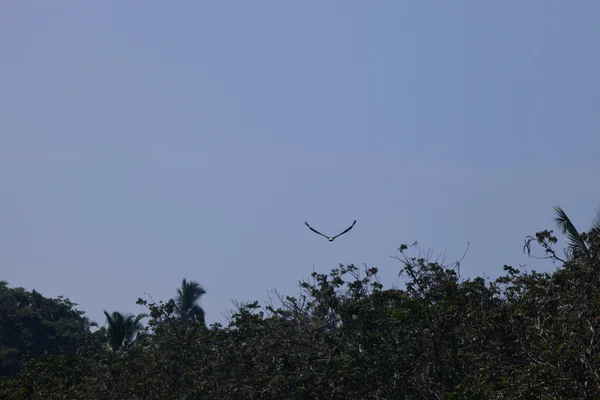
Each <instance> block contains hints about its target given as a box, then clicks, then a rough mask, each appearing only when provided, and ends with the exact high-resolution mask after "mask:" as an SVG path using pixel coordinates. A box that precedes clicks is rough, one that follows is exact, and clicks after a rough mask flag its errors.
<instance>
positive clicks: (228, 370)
mask: <svg viewBox="0 0 600 400" xmlns="http://www.w3.org/2000/svg"><path fill="white" fill-rule="evenodd" d="M556 212H557V222H558V224H559V227H560V229H561V232H562V233H563V234H565V235H566V237H567V240H568V248H567V249H565V250H564V251H562V252H559V251H557V250H556V248H555V247H556V243H557V238H556V236H554V234H553V232H552V231H550V230H545V231H541V232H538V233H537V234H536V235H535V236H531V237H528V238H526V241H525V246H524V250H525V251H526V252H528V253H529V254H530V255H531V256H532V257H537V258H545V259H549V260H552V262H555V263H556V264H557V265H558V268H557V270H556V271H555V272H553V273H538V272H536V271H531V272H528V271H526V270H525V269H524V268H521V267H519V268H514V267H511V266H504V274H503V275H502V276H500V277H499V278H496V279H494V280H486V279H484V278H482V277H476V278H474V279H462V278H461V277H460V274H459V268H458V267H459V266H460V264H459V263H455V264H452V265H444V263H443V262H439V261H433V260H431V259H430V257H429V256H428V255H427V254H421V253H419V255H417V256H411V255H409V253H410V252H411V251H412V250H413V249H412V248H409V247H408V246H406V245H402V246H401V247H400V249H399V252H400V253H399V255H398V256H397V257H396V258H397V259H398V260H399V262H400V264H399V265H400V274H401V275H402V276H403V277H405V282H406V287H405V288H404V289H402V290H400V289H384V287H383V285H382V284H381V283H380V282H379V279H378V276H377V269H376V268H368V267H365V268H364V270H363V269H359V268H358V267H356V266H354V265H340V266H339V267H338V268H335V269H333V270H332V271H331V272H330V273H328V274H319V273H313V274H312V280H310V281H308V282H302V283H301V293H300V294H299V295H298V296H296V297H291V296H282V295H280V294H279V293H277V292H275V295H276V298H275V299H274V301H273V302H271V304H269V305H266V306H260V305H259V304H258V303H257V302H252V303H242V304H238V305H237V307H236V309H235V310H233V311H232V312H231V315H230V318H229V321H228V324H227V325H226V326H224V325H221V324H219V323H215V324H212V325H210V326H206V324H205V322H204V311H203V310H202V308H201V307H200V306H199V305H198V300H199V299H200V297H201V296H202V295H204V294H205V291H204V289H203V288H202V287H201V286H200V285H199V284H198V283H197V282H193V281H191V282H188V281H186V280H185V279H184V280H183V282H182V285H181V287H180V288H179V290H178V292H177V296H176V297H175V298H174V299H172V300H169V301H167V302H154V301H153V300H152V299H151V298H150V301H148V300H143V299H141V298H140V299H139V300H138V304H142V305H144V306H146V307H147V308H148V314H147V315H146V314H140V315H138V316H133V315H123V314H120V313H118V312H113V313H112V314H111V313H108V312H105V314H106V319H107V322H106V327H103V328H100V329H98V330H96V331H95V332H94V333H92V332H91V330H90V327H91V326H93V325H94V323H93V322H90V321H89V320H88V319H87V318H86V317H85V316H84V315H83V313H82V312H81V311H79V310H77V309H75V304H73V303H71V302H69V301H68V300H66V299H62V298H59V299H47V298H44V297H43V296H41V295H40V294H39V293H37V292H35V291H33V292H31V293H29V292H27V291H25V290H23V289H22V288H9V287H8V285H7V284H6V282H4V283H2V284H0V374H1V375H2V378H0V398H2V399H45V400H46V399H48V400H50V399H85V400H93V399H149V400H153V399H156V400H158V399H165V400H166V399H533V398H540V399H585V398H596V397H598V396H600V376H599V365H600V350H599V348H598V344H599V343H600V269H599V267H600V218H599V219H597V220H596V221H594V223H593V225H592V227H591V228H590V229H589V230H588V232H582V233H579V232H578V231H577V229H576V228H575V227H574V225H573V224H572V223H571V221H570V220H569V218H568V217H567V215H566V214H565V213H564V211H563V210H562V209H560V208H558V207H557V208H556ZM599 216H600V215H599ZM536 251H537V252H538V253H536ZM275 303H276V304H275ZM146 317H147V318H148V326H147V327H145V328H144V327H143V326H142V325H141V321H142V320H143V319H144V318H146Z"/></svg>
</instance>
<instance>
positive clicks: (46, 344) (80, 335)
mask: <svg viewBox="0 0 600 400" xmlns="http://www.w3.org/2000/svg"><path fill="white" fill-rule="evenodd" d="M75 306H76V304H74V303H72V302H70V301H69V300H68V299H64V298H62V297H59V298H57V299H49V298H45V297H43V296H42V295H41V294H40V293H38V292H36V291H35V290H33V291H32V292H28V291H26V290H25V289H23V288H9V287H8V283H7V282H6V281H0V376H10V375H13V374H15V373H16V372H18V371H19V370H20V369H21V367H22V364H23V357H24V356H30V357H39V356H41V355H43V354H60V353H61V351H62V352H66V353H69V354H75V352H76V351H77V349H78V348H80V347H81V346H83V345H84V344H86V343H89V342H90V341H91V340H92V336H91V333H90V330H89V328H90V327H91V326H93V325H95V323H93V322H90V321H89V320H88V319H87V318H86V317H84V316H83V314H84V313H83V312H82V311H79V310H77V309H75Z"/></svg>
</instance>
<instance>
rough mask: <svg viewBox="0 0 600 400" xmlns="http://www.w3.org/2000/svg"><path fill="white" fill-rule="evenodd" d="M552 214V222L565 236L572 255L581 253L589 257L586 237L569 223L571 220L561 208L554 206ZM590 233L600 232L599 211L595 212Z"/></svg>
mask: <svg viewBox="0 0 600 400" xmlns="http://www.w3.org/2000/svg"><path fill="white" fill-rule="evenodd" d="M554 212H555V213H556V217H555V218H554V220H555V221H556V224H557V225H558V228H559V229H560V231H561V233H562V234H563V235H566V236H567V239H568V241H569V246H570V247H571V248H572V249H573V252H574V254H575V255H577V254H579V253H583V254H585V255H586V256H587V257H591V254H590V249H589V247H588V244H587V243H586V236H587V235H586V234H583V233H579V231H578V230H577V228H575V225H574V224H573V223H572V222H571V219H570V218H569V217H568V216H567V213H566V212H565V211H564V210H563V209H562V208H561V207H559V206H555V207H554ZM591 231H600V209H599V210H598V211H597V212H596V217H595V218H594V220H593V222H592V227H591Z"/></svg>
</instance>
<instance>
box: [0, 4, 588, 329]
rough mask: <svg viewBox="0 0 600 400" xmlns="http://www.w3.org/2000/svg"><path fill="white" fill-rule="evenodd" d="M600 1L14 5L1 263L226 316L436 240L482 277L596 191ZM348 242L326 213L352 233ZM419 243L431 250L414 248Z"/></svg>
mask: <svg viewBox="0 0 600 400" xmlns="http://www.w3.org/2000/svg"><path fill="white" fill-rule="evenodd" d="M599 19H600V2H598V1H595V0H579V1H577V2H562V1H556V0H555V1H548V0H530V1H526V2H523V1H515V0H513V1H505V2H478V1H472V0H471V1H456V2H443V1H418V2H417V1H415V2H408V1H406V2H405V1H391V0H390V1H385V0H380V1H376V2H366V1H356V0H344V1H329V2H325V1H303V2H282V1H274V0H270V1H267V0H264V1H253V2H242V1H232V2H200V1H193V0H179V1H175V2H169V3H168V5H167V3H165V2H161V1H156V0H144V1H141V0H137V1H129V2H123V1H116V0H113V1H109V0H107V1H102V2H91V1H90V2H80V1H74V0H63V1H56V2H22V1H21V2H9V1H6V2H1V3H0V54H2V62H0V199H1V201H0V204H1V206H0V279H3V280H6V281H8V282H9V285H10V286H11V287H19V286H20V287H24V288H26V289H28V290H32V289H35V290H37V291H39V292H41V293H42V294H43V295H45V296H49V297H57V296H60V295H63V296H65V297H67V298H69V299H70V300H72V301H74V302H76V303H78V304H79V306H78V307H79V308H80V309H82V310H84V311H86V315H88V316H89V317H90V318H92V319H93V320H95V321H97V322H100V323H103V322H104V315H103V310H107V311H109V312H112V311H115V310H117V311H121V312H125V313H130V312H131V313H138V312H143V311H145V309H144V308H143V307H141V306H137V305H136V304H135V301H136V300H137V298H138V297H142V298H146V299H147V298H148V297H147V295H145V293H149V294H150V295H151V296H152V297H153V298H154V299H155V300H157V301H158V300H168V299H170V298H172V297H173V296H175V294H176V289H177V288H178V287H179V285H180V284H181V280H182V278H184V277H185V278H187V279H188V280H195V281H197V282H199V283H201V284H202V285H203V286H204V288H205V289H206V295H205V296H204V297H203V298H202V299H201V303H200V304H201V306H202V307H203V308H204V309H205V311H206V315H207V322H209V323H212V322H215V321H218V322H224V321H225V317H224V314H225V315H226V314H227V310H229V309H231V308H233V304H232V300H239V301H254V300H258V301H259V302H260V303H261V304H265V302H267V301H268V299H269V291H270V290H272V289H277V290H278V291H279V292H281V293H283V294H286V295H296V294H297V293H298V291H299V288H298V282H299V281H301V280H307V279H309V278H310V274H311V272H312V271H313V269H314V270H315V271H317V272H321V273H324V272H328V271H329V270H331V269H332V268H335V267H337V266H338V264H339V263H344V264H345V263H354V264H355V265H358V266H363V265H368V266H375V267H378V268H379V269H380V275H381V279H382V283H383V284H384V285H385V286H386V287H392V286H399V285H401V284H402V279H401V278H398V276H397V274H398V272H399V269H400V264H399V262H398V261H396V260H394V259H393V258H391V257H390V255H397V254H398V251H397V249H398V247H399V246H400V245H401V244H403V243H406V244H411V243H412V242H414V241H415V240H418V243H419V246H420V247H421V248H422V249H423V250H427V249H432V251H433V253H434V254H435V255H438V254H444V253H445V254H446V256H445V257H446V261H447V263H450V262H452V261H455V260H456V259H458V258H460V257H461V256H462V254H463V253H464V251H465V249H466V247H467V245H468V246H469V250H468V252H467V254H466V256H465V259H464V260H463V262H462V265H461V275H462V276H463V277H464V278H469V277H476V276H488V277H495V276H498V275H500V274H502V266H503V265H504V264H508V265H513V266H518V265H519V264H523V265H526V267H527V268H528V269H529V270H531V269H535V270H538V271H552V270H554V268H555V266H553V265H552V264H551V263H550V262H547V261H539V260H535V259H531V258H528V257H527V256H526V255H524V254H523V251H522V247H523V241H524V239H525V237H526V236H527V235H531V234H534V233H535V232H537V231H539V230H543V229H553V228H555V224H554V222H553V216H554V214H553V209H552V207H553V206H554V205H556V204H558V205H560V206H562V207H563V208H564V209H565V211H566V212H567V214H568V215H569V216H570V217H571V219H572V220H573V221H574V223H575V224H576V226H578V227H580V230H585V229H586V228H588V227H589V226H590V225H591V220H592V218H593V217H594V215H595V212H596V210H597V207H598V204H599V201H600V186H599V185H598V184H597V182H598V181H597V179H598V176H599V173H600V158H599V157H598V156H597V154H598V149H599V148H600V112H598V104H599V103H600V79H598V71H600V24H598V20H599ZM354 219H357V220H358V222H357V224H356V225H355V226H354V228H353V229H352V230H351V231H350V232H349V233H347V234H346V235H344V236H342V237H340V238H338V239H336V240H335V241H334V242H332V243H329V242H328V241H327V240H326V239H325V238H322V237H319V236H317V235H315V234H314V233H312V232H310V231H309V230H308V228H307V227H306V226H305V225H304V221H308V222H309V223H310V224H311V225H312V226H313V227H315V228H316V229H318V230H320V231H322V232H324V233H326V234H330V235H333V234H335V233H338V232H340V231H342V230H343V229H345V228H346V227H348V226H349V225H350V224H351V223H352V221H353V220H354ZM416 251H417V250H416V249H412V252H413V253H409V254H413V255H414V254H416V253H415V252H416Z"/></svg>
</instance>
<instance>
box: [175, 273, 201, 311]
mask: <svg viewBox="0 0 600 400" xmlns="http://www.w3.org/2000/svg"><path fill="white" fill-rule="evenodd" d="M204 294H206V291H205V290H204V288H203V287H202V286H201V285H200V284H199V283H198V282H195V281H189V282H188V281H187V280H186V279H185V278H183V281H182V282H181V287H180V288H179V289H177V296H176V297H175V305H176V306H177V310H178V314H179V316H180V317H181V319H183V320H184V321H190V320H192V319H194V318H195V319H197V320H199V321H201V322H204V310H203V309H202V307H200V305H199V304H198V301H199V300H200V297H202V296H203V295H204Z"/></svg>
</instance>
